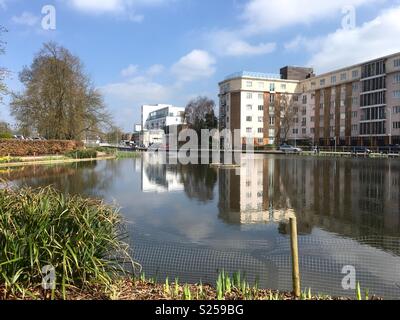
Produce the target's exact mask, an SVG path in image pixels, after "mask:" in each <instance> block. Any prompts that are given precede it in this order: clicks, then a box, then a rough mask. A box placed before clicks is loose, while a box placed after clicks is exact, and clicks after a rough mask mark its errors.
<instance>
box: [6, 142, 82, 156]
mask: <svg viewBox="0 0 400 320" xmlns="http://www.w3.org/2000/svg"><path fill="white" fill-rule="evenodd" d="M82 146H83V143H82V142H79V141H59V140H50V141H39V140H38V141H27V140H13V139H12V140H10V139H6V140H0V156H8V155H11V156H16V157H25V156H34V155H36V156H45V155H55V154H64V153H66V152H69V151H72V150H76V149H78V148H81V147H82Z"/></svg>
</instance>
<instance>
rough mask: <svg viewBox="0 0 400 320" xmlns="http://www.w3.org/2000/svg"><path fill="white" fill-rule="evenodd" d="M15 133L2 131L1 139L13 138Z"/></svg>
mask: <svg viewBox="0 0 400 320" xmlns="http://www.w3.org/2000/svg"><path fill="white" fill-rule="evenodd" d="M12 138H13V135H12V134H11V133H0V139H12Z"/></svg>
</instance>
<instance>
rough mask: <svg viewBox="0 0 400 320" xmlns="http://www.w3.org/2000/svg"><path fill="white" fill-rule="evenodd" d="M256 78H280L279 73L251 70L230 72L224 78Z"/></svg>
mask: <svg viewBox="0 0 400 320" xmlns="http://www.w3.org/2000/svg"><path fill="white" fill-rule="evenodd" d="M246 77H249V78H257V79H273V80H280V79H281V75H280V74H276V73H262V72H251V71H240V72H235V73H232V74H230V75H229V76H227V77H226V78H225V81H226V80H231V79H236V78H246Z"/></svg>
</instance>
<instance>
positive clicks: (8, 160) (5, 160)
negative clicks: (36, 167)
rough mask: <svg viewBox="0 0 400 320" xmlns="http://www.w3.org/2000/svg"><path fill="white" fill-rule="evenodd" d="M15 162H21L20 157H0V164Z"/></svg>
mask: <svg viewBox="0 0 400 320" xmlns="http://www.w3.org/2000/svg"><path fill="white" fill-rule="evenodd" d="M15 162H22V159H21V158H14V157H0V164H2V163H15Z"/></svg>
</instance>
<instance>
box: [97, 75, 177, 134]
mask: <svg viewBox="0 0 400 320" xmlns="http://www.w3.org/2000/svg"><path fill="white" fill-rule="evenodd" d="M99 89H100V91H101V92H102V94H103V95H104V97H105V102H106V103H107V105H108V106H109V108H110V111H111V112H112V114H113V116H114V119H115V120H116V122H117V123H118V124H119V125H120V126H122V127H123V128H124V129H126V130H132V128H133V125H134V123H137V122H138V121H139V120H140V119H139V117H140V106H141V105H143V104H146V103H150V104H151V103H160V101H161V102H164V101H170V100H171V99H172V96H173V94H174V93H175V90H173V88H169V87H167V86H164V85H162V84H160V83H157V82H153V81H150V80H149V79H147V78H146V77H136V78H133V79H130V80H127V81H125V82H118V83H111V84H108V85H105V86H103V87H100V88H99Z"/></svg>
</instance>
